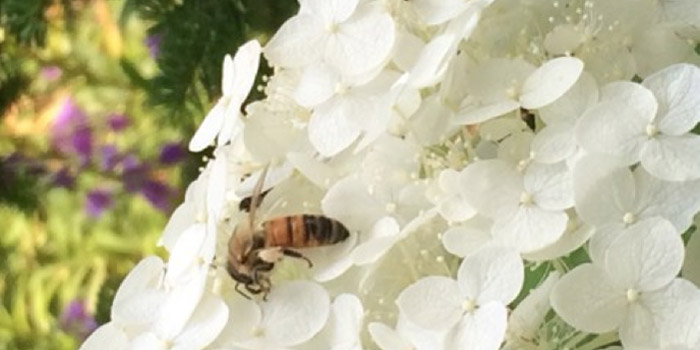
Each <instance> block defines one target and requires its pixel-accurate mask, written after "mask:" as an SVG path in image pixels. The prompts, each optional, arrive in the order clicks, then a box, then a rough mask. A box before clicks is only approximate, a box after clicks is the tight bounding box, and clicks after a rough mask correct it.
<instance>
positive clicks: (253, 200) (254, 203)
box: [248, 164, 270, 232]
mask: <svg viewBox="0 0 700 350" xmlns="http://www.w3.org/2000/svg"><path fill="white" fill-rule="evenodd" d="M269 168H270V164H267V165H266V166H265V168H264V169H263V171H262V173H261V174H260V178H258V182H257V183H255V187H254V188H253V195H252V196H251V197H250V212H249V215H248V224H249V225H250V232H255V212H256V211H257V210H258V205H259V204H260V203H259V202H260V192H262V187H263V184H264V183H265V178H266V177H267V169H269Z"/></svg>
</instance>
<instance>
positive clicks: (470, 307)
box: [462, 299, 476, 312]
mask: <svg viewBox="0 0 700 350" xmlns="http://www.w3.org/2000/svg"><path fill="white" fill-rule="evenodd" d="M475 309H476V302H474V300H473V299H467V300H465V301H464V302H462V310H464V311H465V312H472V311H474V310H475Z"/></svg>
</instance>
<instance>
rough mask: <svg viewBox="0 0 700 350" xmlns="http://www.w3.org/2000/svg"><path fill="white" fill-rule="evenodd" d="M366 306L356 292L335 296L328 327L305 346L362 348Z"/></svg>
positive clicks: (336, 349) (338, 349) (345, 349)
mask: <svg viewBox="0 0 700 350" xmlns="http://www.w3.org/2000/svg"><path fill="white" fill-rule="evenodd" d="M363 322H364V308H363V306H362V302H361V301H360V299H359V298H358V297H357V296H355V295H354V294H341V295H338V296H337V297H335V299H334V300H333V304H332V305H331V313H330V316H329V319H328V323H326V327H325V328H324V329H323V330H322V331H321V333H319V335H318V336H317V337H316V338H314V339H312V340H311V341H310V342H309V343H308V344H307V346H306V347H305V348H307V349H319V350H320V349H326V350H362V342H361V339H360V332H361V331H362V325H363Z"/></svg>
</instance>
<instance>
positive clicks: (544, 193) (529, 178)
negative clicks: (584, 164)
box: [524, 163, 574, 210]
mask: <svg viewBox="0 0 700 350" xmlns="http://www.w3.org/2000/svg"><path fill="white" fill-rule="evenodd" d="M524 182H525V191H527V192H528V193H530V194H532V195H533V200H534V201H535V203H537V205H538V206H539V207H540V208H543V209H546V210H562V209H567V208H570V207H572V206H573V205H574V194H573V184H572V179H571V172H570V171H569V168H568V167H567V166H566V164H564V163H557V164H551V165H545V164H538V163H533V164H531V165H530V166H529V167H528V168H527V170H526V171H525V177H524Z"/></svg>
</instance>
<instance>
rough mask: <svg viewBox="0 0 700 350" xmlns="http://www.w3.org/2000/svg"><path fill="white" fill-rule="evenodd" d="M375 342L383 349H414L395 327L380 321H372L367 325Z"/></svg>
mask: <svg viewBox="0 0 700 350" xmlns="http://www.w3.org/2000/svg"><path fill="white" fill-rule="evenodd" d="M367 329H368V330H369V334H370V336H371V337H372V340H374V343H375V344H377V346H379V348H380V349H382V350H412V349H413V346H412V345H411V344H410V343H408V342H407V341H406V340H404V339H403V338H401V336H400V335H399V334H398V333H397V332H396V331H395V330H393V329H391V328H389V327H388V326H387V325H385V324H383V323H379V322H372V323H370V324H369V326H368V327H367Z"/></svg>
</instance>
